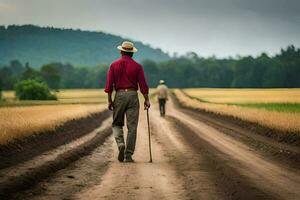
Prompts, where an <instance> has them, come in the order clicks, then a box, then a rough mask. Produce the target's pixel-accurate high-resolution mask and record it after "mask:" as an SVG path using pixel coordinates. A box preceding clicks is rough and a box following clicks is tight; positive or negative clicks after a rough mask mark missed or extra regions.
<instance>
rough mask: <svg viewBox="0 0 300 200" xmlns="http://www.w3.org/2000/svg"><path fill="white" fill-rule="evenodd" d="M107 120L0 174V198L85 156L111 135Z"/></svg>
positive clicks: (9, 195)
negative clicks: (77, 136) (64, 143)
mask: <svg viewBox="0 0 300 200" xmlns="http://www.w3.org/2000/svg"><path fill="white" fill-rule="evenodd" d="M110 123H111V119H106V120H105V121H104V122H103V123H102V125H101V126H100V127H99V128H98V129H95V130H94V131H93V132H91V133H89V134H87V135H85V136H83V137H81V138H78V139H76V140H74V141H72V142H70V143H68V144H66V145H63V146H60V147H58V148H56V149H53V150H50V151H48V152H45V153H43V154H41V155H39V156H37V157H34V158H33V159H32V160H29V161H27V162H25V163H20V164H19V165H16V166H12V167H10V168H6V169H3V170H1V171H0V175H1V181H0V197H2V198H6V199H7V198H11V197H13V196H14V195H15V194H16V193H18V192H19V191H22V190H25V189H29V188H30V187H32V186H33V185H35V184H36V183H38V182H39V181H41V180H42V179H45V178H47V177H49V176H50V175H51V174H53V173H55V172H56V171H58V170H60V169H63V168H65V167H66V166H68V165H69V164H70V163H72V162H74V161H76V160H78V159H79V158H80V157H83V156H86V155H88V154H89V153H90V152H91V151H92V150H93V149H95V148H96V147H97V146H99V145H101V144H102V143H103V142H104V140H105V138H106V137H107V136H109V135H110V134H111V127H110Z"/></svg>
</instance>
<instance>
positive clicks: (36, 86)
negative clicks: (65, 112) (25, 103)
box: [15, 79, 57, 100]
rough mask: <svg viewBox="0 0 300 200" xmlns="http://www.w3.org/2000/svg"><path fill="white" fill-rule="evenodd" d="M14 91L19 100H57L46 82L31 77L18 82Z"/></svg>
mask: <svg viewBox="0 0 300 200" xmlns="http://www.w3.org/2000/svg"><path fill="white" fill-rule="evenodd" d="M15 91H16V96H17V97H18V99H20V100H57V97H56V96H55V95H53V94H51V92H50V89H49V87H48V85H47V84H46V83H44V82H38V81H36V80H32V79H29V80H23V81H20V82H18V83H17V84H16V85H15Z"/></svg>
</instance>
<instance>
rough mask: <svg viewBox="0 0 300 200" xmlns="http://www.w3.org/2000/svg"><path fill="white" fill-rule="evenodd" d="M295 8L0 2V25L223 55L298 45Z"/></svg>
mask: <svg viewBox="0 0 300 200" xmlns="http://www.w3.org/2000/svg"><path fill="white" fill-rule="evenodd" d="M299 11H300V1H298V0H251V1H248V0H151V1H149V0H107V1H105V0H51V1H50V0H0V24H5V25H8V24H29V23H30V24H37V25H42V26H55V27H72V28H81V29H84V30H101V31H105V32H111V33H115V34H118V35H122V36H126V37H129V38H134V39H137V40H142V41H144V42H145V43H149V44H151V45H152V46H154V47H160V48H162V49H163V50H165V51H168V52H174V51H176V52H179V53H185V52H187V51H195V52H197V53H198V54H199V55H202V56H209V55H212V54H215V55H217V56H221V57H224V56H229V55H231V56H234V55H237V54H240V55H246V54H252V55H257V54H259V53H261V52H262V51H266V52H268V53H271V54H274V53H276V52H278V50H279V48H281V47H285V46H287V45H288V44H295V45H297V46H300V37H299V35H300V12H299Z"/></svg>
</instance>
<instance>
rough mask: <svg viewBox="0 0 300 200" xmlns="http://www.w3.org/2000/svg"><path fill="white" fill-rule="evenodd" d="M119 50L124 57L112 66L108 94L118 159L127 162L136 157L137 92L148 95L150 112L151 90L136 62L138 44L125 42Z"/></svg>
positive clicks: (145, 107)
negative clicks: (113, 93)
mask: <svg viewBox="0 0 300 200" xmlns="http://www.w3.org/2000/svg"><path fill="white" fill-rule="evenodd" d="M117 48H118V49H119V50H120V53H121V58H120V59H118V60H116V61H114V62H113V63H112V64H111V65H110V68H109V70H108V73H107V80H106V85H105V92H106V93H107V94H108V109H109V110H113V123H112V129H113V134H114V137H115V139H116V142H117V145H118V148H119V155H118V160H119V161H120V162H123V161H124V159H125V162H134V160H133V159H132V155H133V153H134V150H135V143H136V134H137V126H138V120H139V99H138V94H137V90H138V88H139V89H140V91H141V93H142V94H143V96H144V99H145V102H144V109H149V108H150V101H149V97H148V92H149V88H148V85H147V82H146V79H145V75H144V70H143V67H142V66H141V65H140V64H139V63H137V62H136V61H134V60H133V59H132V56H133V54H134V53H135V52H137V49H136V48H135V47H134V44H133V43H131V42H128V41H124V42H123V43H122V45H121V46H118V47H117ZM113 90H115V91H116V94H115V98H114V100H112V92H113ZM125 115H126V120H127V129H128V135H127V139H126V146H125V141H124V133H123V126H124V117H125Z"/></svg>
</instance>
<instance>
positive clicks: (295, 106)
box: [228, 103, 300, 112]
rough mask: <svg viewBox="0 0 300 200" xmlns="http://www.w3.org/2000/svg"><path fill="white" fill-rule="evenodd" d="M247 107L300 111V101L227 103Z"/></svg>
mask: <svg viewBox="0 0 300 200" xmlns="http://www.w3.org/2000/svg"><path fill="white" fill-rule="evenodd" d="M228 105H236V106H241V107H248V108H257V109H265V110H272V111H278V112H300V103H249V104H235V103H232V104H228Z"/></svg>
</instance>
